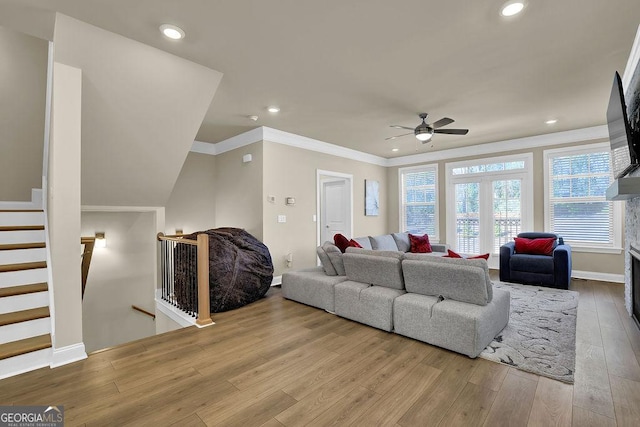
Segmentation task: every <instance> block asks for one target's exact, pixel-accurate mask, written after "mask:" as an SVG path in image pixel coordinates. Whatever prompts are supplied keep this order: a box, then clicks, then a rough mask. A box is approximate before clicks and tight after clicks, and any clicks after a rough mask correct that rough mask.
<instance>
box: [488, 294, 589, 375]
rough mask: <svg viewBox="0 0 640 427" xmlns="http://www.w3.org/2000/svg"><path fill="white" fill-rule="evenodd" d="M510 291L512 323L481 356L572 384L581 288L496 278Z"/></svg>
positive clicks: (510, 317)
mask: <svg viewBox="0 0 640 427" xmlns="http://www.w3.org/2000/svg"><path fill="white" fill-rule="evenodd" d="M494 287H495V288H497V289H503V290H505V291H508V292H510V293H511V312H510V314H509V324H508V325H507V326H506V327H505V328H504V329H503V330H502V332H500V334H499V335H498V336H497V337H496V338H495V339H494V340H493V342H491V344H489V345H488V346H487V348H485V349H484V350H483V351H482V353H480V357H482V358H483V359H488V360H492V361H494V362H499V363H504V364H506V365H510V366H513V367H515V368H517V369H520V370H523V371H527V372H532V373H534V374H538V375H542V376H545V377H549V378H553V379H555V380H559V381H563V382H566V383H570V384H573V374H574V370H575V361H576V312H577V308H578V292H575V291H566V290H561V289H552V288H544V287H541V286H527V285H518V284H514V283H504V282H494Z"/></svg>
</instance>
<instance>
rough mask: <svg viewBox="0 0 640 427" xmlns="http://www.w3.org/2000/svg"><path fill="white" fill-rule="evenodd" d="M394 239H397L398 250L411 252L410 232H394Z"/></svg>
mask: <svg viewBox="0 0 640 427" xmlns="http://www.w3.org/2000/svg"><path fill="white" fill-rule="evenodd" d="M392 236H393V240H395V241H396V245H397V246H398V250H399V251H402V252H409V250H410V249H411V242H410V241H409V233H393V234H392Z"/></svg>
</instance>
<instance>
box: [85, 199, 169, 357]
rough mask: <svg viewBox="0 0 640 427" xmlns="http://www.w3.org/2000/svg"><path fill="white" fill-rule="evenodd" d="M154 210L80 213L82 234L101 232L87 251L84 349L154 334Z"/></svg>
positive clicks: (97, 347)
mask: <svg viewBox="0 0 640 427" xmlns="http://www.w3.org/2000/svg"><path fill="white" fill-rule="evenodd" d="M155 227H156V226H155V213H154V212H82V236H83V237H90V236H94V235H95V233H96V232H104V233H105V236H106V238H107V247H106V248H96V249H94V252H93V258H92V260H91V266H90V269H89V277H88V280H87V286H86V289H85V294H84V300H83V302H82V313H83V314H82V326H83V336H84V343H85V347H86V349H87V351H88V352H89V351H95V350H99V349H102V348H106V347H112V346H114V345H117V344H122V343H125V342H129V341H133V340H136V339H139V338H144V337H147V336H151V335H154V334H155V332H156V327H155V324H154V321H153V319H152V318H151V317H149V316H147V315H145V314H142V313H139V312H137V311H135V310H133V309H132V308H131V305H137V306H139V307H141V308H144V309H145V310H147V311H150V312H152V313H153V312H154V311H155V302H154V291H155V265H156V264H155V262H156V238H155V235H156V228H155Z"/></svg>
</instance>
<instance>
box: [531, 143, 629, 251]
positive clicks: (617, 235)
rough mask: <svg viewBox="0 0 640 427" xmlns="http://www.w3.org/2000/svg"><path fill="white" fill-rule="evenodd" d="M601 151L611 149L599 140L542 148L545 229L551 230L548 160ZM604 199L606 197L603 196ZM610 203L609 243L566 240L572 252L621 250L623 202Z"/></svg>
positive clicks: (607, 144)
mask: <svg viewBox="0 0 640 427" xmlns="http://www.w3.org/2000/svg"><path fill="white" fill-rule="evenodd" d="M602 151H611V146H610V143H609V142H599V143H595V144H586V145H573V146H569V147H560V148H552V149H549V150H544V151H543V153H542V159H543V160H542V162H543V170H544V172H543V173H544V179H543V182H544V190H543V191H544V229H545V231H548V232H550V233H551V232H552V231H551V211H550V208H551V201H550V199H549V190H550V186H551V182H550V179H549V178H550V176H549V161H550V159H551V158H554V157H561V156H577V155H580V154H590V153H598V152H602ZM605 200H606V198H605ZM610 202H611V203H612V209H613V213H612V221H613V241H612V242H611V244H610V245H585V244H580V243H579V242H578V243H577V242H572V241H567V244H569V245H571V249H572V250H573V251H574V252H593V253H605V254H619V253H621V252H622V242H623V239H622V221H623V209H622V206H621V204H622V203H623V202H619V201H610Z"/></svg>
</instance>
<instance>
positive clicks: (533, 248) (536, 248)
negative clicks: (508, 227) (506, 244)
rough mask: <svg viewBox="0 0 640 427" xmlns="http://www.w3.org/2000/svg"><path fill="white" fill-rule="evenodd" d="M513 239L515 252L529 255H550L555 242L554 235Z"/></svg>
mask: <svg viewBox="0 0 640 427" xmlns="http://www.w3.org/2000/svg"><path fill="white" fill-rule="evenodd" d="M514 240H515V241H516V253H517V254H530V255H551V253H552V252H553V247H554V245H555V243H556V239H555V238H554V237H545V238H540V239H526V238H524V237H514Z"/></svg>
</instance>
